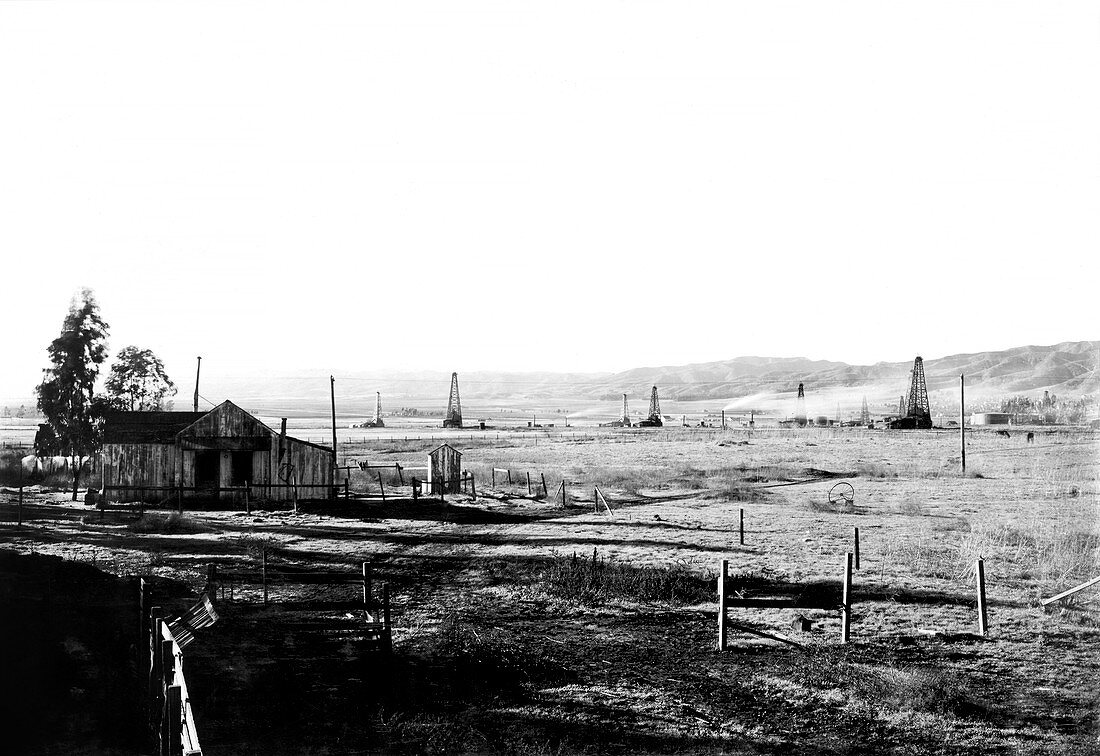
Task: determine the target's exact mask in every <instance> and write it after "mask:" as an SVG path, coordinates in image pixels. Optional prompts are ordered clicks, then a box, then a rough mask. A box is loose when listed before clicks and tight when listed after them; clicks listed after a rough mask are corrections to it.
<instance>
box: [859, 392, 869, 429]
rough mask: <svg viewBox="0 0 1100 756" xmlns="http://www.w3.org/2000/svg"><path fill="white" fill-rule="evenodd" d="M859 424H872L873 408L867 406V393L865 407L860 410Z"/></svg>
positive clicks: (864, 397) (864, 399) (864, 401)
mask: <svg viewBox="0 0 1100 756" xmlns="http://www.w3.org/2000/svg"><path fill="white" fill-rule="evenodd" d="M859 424H860V425H870V424H871V410H870V409H869V408H868V407H867V395H866V394H864V396H863V407H861V408H860V410H859Z"/></svg>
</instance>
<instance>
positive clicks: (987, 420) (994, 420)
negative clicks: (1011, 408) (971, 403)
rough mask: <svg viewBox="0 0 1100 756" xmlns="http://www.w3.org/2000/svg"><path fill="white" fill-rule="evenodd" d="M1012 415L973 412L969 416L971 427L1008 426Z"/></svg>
mask: <svg viewBox="0 0 1100 756" xmlns="http://www.w3.org/2000/svg"><path fill="white" fill-rule="evenodd" d="M1011 422H1012V415H1011V414H1010V413H1008V412H975V413H974V414H972V415H971V416H970V424H971V425H1008V424H1009V423H1011Z"/></svg>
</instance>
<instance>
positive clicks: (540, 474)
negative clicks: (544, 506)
mask: <svg viewBox="0 0 1100 756" xmlns="http://www.w3.org/2000/svg"><path fill="white" fill-rule="evenodd" d="M539 477H541V478H542V498H544V499H546V498H548V497H549V496H550V492H549V491H547V490H546V474H545V473H539Z"/></svg>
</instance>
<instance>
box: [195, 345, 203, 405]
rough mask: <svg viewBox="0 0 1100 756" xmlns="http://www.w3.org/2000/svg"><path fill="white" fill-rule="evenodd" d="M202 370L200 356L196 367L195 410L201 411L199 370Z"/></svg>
mask: <svg viewBox="0 0 1100 756" xmlns="http://www.w3.org/2000/svg"><path fill="white" fill-rule="evenodd" d="M201 371H202V357H199V364H198V366H197V367H196V368H195V412H198V411H199V372H201Z"/></svg>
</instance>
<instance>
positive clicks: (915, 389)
mask: <svg viewBox="0 0 1100 756" xmlns="http://www.w3.org/2000/svg"><path fill="white" fill-rule="evenodd" d="M890 427H891V428H894V429H900V430H912V429H915V428H919V429H927V428H931V427H932V410H931V407H930V406H929V404H928V386H927V384H925V381H924V360H922V359H921V358H920V357H919V356H918V357H917V358H916V359H915V360H913V370H912V372H910V373H909V391H908V392H906V393H905V395H903V396H902V397H901V405H900V406H899V407H898V419H897V420H894V421H893V422H892V423H890Z"/></svg>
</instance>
